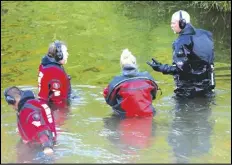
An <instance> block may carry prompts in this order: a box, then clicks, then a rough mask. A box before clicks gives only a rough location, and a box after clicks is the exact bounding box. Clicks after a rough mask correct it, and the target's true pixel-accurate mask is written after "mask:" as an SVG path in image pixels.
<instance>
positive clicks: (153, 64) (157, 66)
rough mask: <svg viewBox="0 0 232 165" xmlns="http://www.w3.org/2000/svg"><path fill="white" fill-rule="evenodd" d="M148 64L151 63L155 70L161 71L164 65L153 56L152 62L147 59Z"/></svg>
mask: <svg viewBox="0 0 232 165" xmlns="http://www.w3.org/2000/svg"><path fill="white" fill-rule="evenodd" d="M147 64H148V65H150V66H151V67H152V68H153V69H154V70H155V71H158V72H160V71H161V70H160V67H161V66H162V64H161V63H159V62H158V61H156V60H155V59H154V58H152V63H151V62H148V61H147Z"/></svg>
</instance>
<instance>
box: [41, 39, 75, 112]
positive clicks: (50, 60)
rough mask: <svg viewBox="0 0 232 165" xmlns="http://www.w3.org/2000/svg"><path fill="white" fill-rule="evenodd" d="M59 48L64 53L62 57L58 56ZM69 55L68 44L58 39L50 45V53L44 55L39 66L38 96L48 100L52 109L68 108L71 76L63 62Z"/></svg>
mask: <svg viewBox="0 0 232 165" xmlns="http://www.w3.org/2000/svg"><path fill="white" fill-rule="evenodd" d="M57 49H58V50H59V51H60V52H59V53H60V54H63V55H62V56H61V57H60V58H58V57H57V56H58V52H57ZM65 56H66V57H65ZM67 56H68V53H67V48H66V46H65V45H64V44H63V43H62V42H59V41H56V42H55V43H52V44H51V45H50V47H49V51H48V55H46V56H44V57H43V59H42V61H41V64H40V66H39V77H38V82H39V93H38V96H39V98H40V99H42V100H45V101H47V102H48V103H49V105H50V106H51V107H52V109H57V108H66V107H67V105H68V101H69V99H70V95H71V84H70V77H69V76H68V75H67V74H66V72H65V70H64V68H63V66H62V65H63V63H61V61H63V60H66V61H67ZM66 61H65V62H66Z"/></svg>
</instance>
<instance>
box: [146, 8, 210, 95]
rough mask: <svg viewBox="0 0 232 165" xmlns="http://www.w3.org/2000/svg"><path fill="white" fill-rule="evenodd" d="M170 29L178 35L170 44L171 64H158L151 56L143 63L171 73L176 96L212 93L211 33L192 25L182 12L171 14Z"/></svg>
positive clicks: (164, 72) (186, 14) (184, 12)
mask: <svg viewBox="0 0 232 165" xmlns="http://www.w3.org/2000/svg"><path fill="white" fill-rule="evenodd" d="M171 28H172V30H173V31H174V33H178V34H179V37H178V38H177V39H176V40H175V41H174V43H173V45H172V49H173V65H168V64H161V63H159V62H158V61H157V60H155V59H154V58H152V62H147V64H148V65H150V66H151V67H152V68H153V70H155V71H158V72H162V73H163V74H170V75H173V76H174V81H175V85H176V89H175V90H174V92H175V94H176V96H179V97H188V98H193V97H196V96H203V97H205V96H208V95H212V94H213V89H214V88H215V78H214V71H213V68H214V43H213V39H212V33H211V32H209V31H206V30H203V29H196V28H194V27H193V26H192V25H191V24H190V16H189V14H188V13H187V12H186V11H177V12H176V13H174V14H173V16H172V21H171Z"/></svg>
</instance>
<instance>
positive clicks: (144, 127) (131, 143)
mask: <svg viewBox="0 0 232 165" xmlns="http://www.w3.org/2000/svg"><path fill="white" fill-rule="evenodd" d="M103 121H104V128H105V131H106V132H108V134H107V135H106V137H107V139H108V140H109V141H110V142H111V143H112V144H113V148H115V147H116V148H117V149H118V150H119V151H120V154H122V155H127V156H128V159H127V161H128V162H134V161H135V162H136V160H135V159H134V158H136V156H138V152H139V151H140V150H143V149H146V148H148V147H150V146H151V145H152V139H153V138H154V136H155V130H156V129H155V128H156V125H155V122H154V120H153V117H147V118H127V119H122V120H121V119H120V118H119V117H118V116H115V115H111V116H110V117H106V118H104V119H103Z"/></svg>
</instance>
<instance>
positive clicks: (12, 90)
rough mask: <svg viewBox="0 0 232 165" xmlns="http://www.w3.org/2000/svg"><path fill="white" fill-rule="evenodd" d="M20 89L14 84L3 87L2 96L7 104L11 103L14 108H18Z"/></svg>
mask: <svg viewBox="0 0 232 165" xmlns="http://www.w3.org/2000/svg"><path fill="white" fill-rule="evenodd" d="M22 92H23V91H22V90H20V89H19V88H18V87H16V86H12V87H9V88H7V89H5V91H4V96H5V100H6V102H7V103H8V105H11V106H12V108H13V109H14V110H18V103H19V101H20V99H21V95H22Z"/></svg>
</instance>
